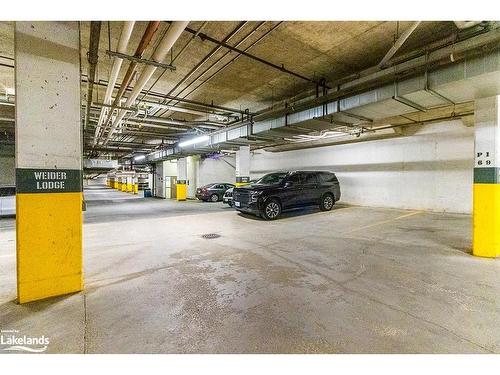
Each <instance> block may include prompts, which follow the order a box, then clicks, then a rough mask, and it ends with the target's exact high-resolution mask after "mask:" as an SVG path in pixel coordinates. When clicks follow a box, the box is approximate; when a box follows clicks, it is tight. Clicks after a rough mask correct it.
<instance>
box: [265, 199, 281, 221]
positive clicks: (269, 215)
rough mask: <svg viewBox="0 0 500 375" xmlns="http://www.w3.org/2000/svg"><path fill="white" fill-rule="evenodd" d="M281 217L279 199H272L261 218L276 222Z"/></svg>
mask: <svg viewBox="0 0 500 375" xmlns="http://www.w3.org/2000/svg"><path fill="white" fill-rule="evenodd" d="M280 215H281V204H280V202H279V201H278V200H277V199H270V200H269V201H267V202H266V203H265V204H264V207H263V209H262V214H261V216H262V217H263V218H264V219H266V220H275V219H277V218H278V217H279V216H280Z"/></svg>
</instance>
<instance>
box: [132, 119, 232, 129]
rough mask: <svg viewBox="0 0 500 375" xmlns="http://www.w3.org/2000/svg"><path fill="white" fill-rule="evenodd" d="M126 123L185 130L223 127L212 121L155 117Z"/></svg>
mask: <svg viewBox="0 0 500 375" xmlns="http://www.w3.org/2000/svg"><path fill="white" fill-rule="evenodd" d="M127 122H132V123H141V124H146V123H147V124H167V125H177V126H182V127H187V128H193V127H197V128H205V129H213V130H216V129H220V128H221V127H223V126H224V125H222V124H219V123H217V122H213V121H181V120H173V119H166V118H165V119H163V118H160V117H155V118H148V117H147V118H140V117H138V118H129V119H127Z"/></svg>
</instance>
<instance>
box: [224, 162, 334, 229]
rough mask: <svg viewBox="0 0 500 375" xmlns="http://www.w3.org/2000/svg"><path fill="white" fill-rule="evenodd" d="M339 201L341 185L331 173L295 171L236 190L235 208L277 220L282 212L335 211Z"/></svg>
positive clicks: (265, 177)
mask: <svg viewBox="0 0 500 375" xmlns="http://www.w3.org/2000/svg"><path fill="white" fill-rule="evenodd" d="M339 199H340V185H339V181H338V179H337V177H336V176H335V174H333V173H331V172H321V171H320V172H315V171H294V172H276V173H270V174H266V175H265V176H264V177H262V178H261V179H260V180H257V182H255V183H254V184H252V185H247V186H242V187H238V188H234V190H233V207H234V208H235V209H237V210H238V211H242V212H248V213H252V214H254V215H257V216H262V217H263V218H264V219H267V220H274V219H276V218H277V217H278V216H279V215H280V214H281V212H282V211H284V210H286V209H289V208H295V207H302V206H310V205H319V207H320V208H321V210H322V211H329V210H331V209H332V207H333V205H334V204H335V202H336V201H338V200H339Z"/></svg>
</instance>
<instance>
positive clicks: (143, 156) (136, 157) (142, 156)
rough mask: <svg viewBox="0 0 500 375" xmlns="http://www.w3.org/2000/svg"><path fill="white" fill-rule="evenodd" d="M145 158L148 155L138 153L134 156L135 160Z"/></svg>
mask: <svg viewBox="0 0 500 375" xmlns="http://www.w3.org/2000/svg"><path fill="white" fill-rule="evenodd" d="M144 159H146V155H137V156H135V157H134V160H135V161H138V160H144Z"/></svg>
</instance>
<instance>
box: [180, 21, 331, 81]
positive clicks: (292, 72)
mask: <svg viewBox="0 0 500 375" xmlns="http://www.w3.org/2000/svg"><path fill="white" fill-rule="evenodd" d="M186 31H187V32H189V33H191V34H195V33H196V30H193V29H190V28H188V27H186ZM199 36H200V38H201V39H202V40H208V41H209V42H212V43H214V44H217V45H219V46H222V47H224V48H227V49H228V50H230V51H233V52H236V53H238V54H239V55H243V56H245V57H248V58H249V59H252V60H255V61H258V62H260V63H262V64H265V65H267V66H269V67H271V68H274V69H276V70H279V71H280V72H283V73H287V74H289V75H292V76H294V77H297V78H300V79H302V80H304V81H307V82H310V83H314V84H315V85H320V86H322V87H325V88H327V89H331V87H329V86H327V85H326V84H325V83H322V82H319V81H316V80H315V79H312V78H309V77H306V76H304V75H302V74H299V73H296V72H294V71H291V70H289V69H287V68H285V66H284V65H283V64H282V65H277V64H274V63H272V62H270V61H267V60H264V59H263V58H260V57H258V56H255V55H252V54H251V53H248V52H245V51H243V50H241V49H239V48H236V47H233V46H231V45H229V44H227V43H226V42H224V41H220V40H217V39H215V38H212V37H211V36H209V35H207V34H204V33H199Z"/></svg>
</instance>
